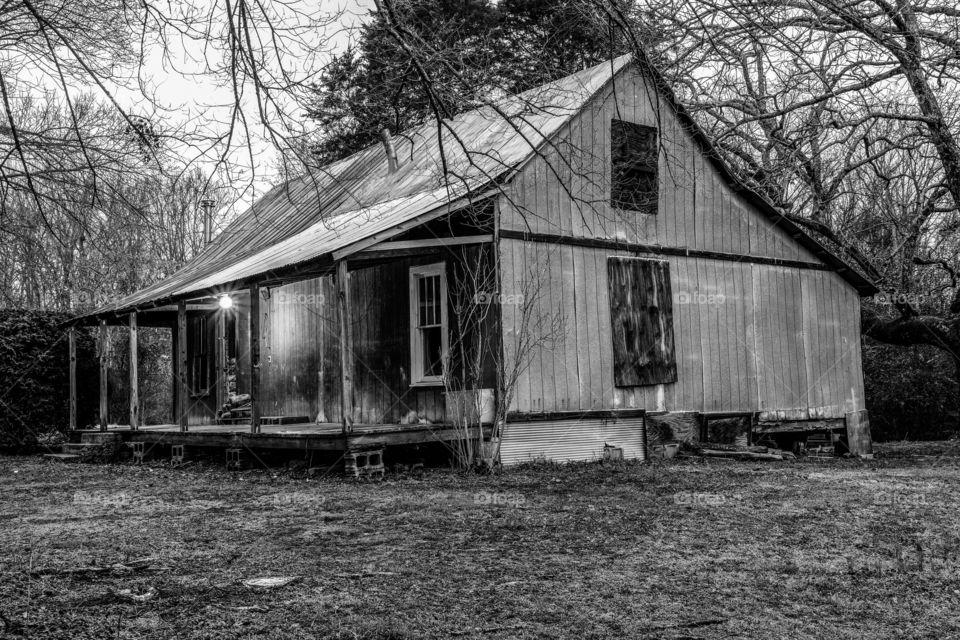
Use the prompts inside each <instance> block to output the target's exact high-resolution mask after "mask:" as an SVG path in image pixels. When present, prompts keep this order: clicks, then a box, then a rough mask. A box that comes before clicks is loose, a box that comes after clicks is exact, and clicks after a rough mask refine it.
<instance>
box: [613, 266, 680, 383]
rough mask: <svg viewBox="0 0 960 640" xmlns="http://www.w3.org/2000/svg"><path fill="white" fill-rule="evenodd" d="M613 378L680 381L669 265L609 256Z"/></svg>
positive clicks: (642, 380)
mask: <svg viewBox="0 0 960 640" xmlns="http://www.w3.org/2000/svg"><path fill="white" fill-rule="evenodd" d="M607 277H608V283H609V288H610V322H611V324H612V327H613V370H614V383H615V384H616V386H618V387H633V386H637V385H644V384H660V383H663V382H676V380H677V360H676V355H675V354H674V351H673V305H672V300H673V298H672V296H671V293H670V265H669V264H668V263H666V262H661V261H658V260H638V259H636V258H613V257H611V258H608V259H607Z"/></svg>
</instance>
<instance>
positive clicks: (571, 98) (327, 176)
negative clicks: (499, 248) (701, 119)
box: [85, 55, 630, 317]
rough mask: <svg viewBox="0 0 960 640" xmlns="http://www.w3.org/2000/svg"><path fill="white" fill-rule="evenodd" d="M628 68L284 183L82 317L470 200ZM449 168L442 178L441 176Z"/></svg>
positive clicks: (340, 244) (608, 66) (288, 261)
mask: <svg viewBox="0 0 960 640" xmlns="http://www.w3.org/2000/svg"><path fill="white" fill-rule="evenodd" d="M629 61H630V56H629V55H625V56H621V57H619V58H617V59H615V60H612V61H608V62H604V63H603V64H599V65H597V66H595V67H592V68H590V69H586V70H584V71H581V72H579V73H575V74H573V75H571V76H567V77H566V78H563V79H561V80H558V81H555V82H551V83H549V84H546V85H543V86H541V87H537V88H535V89H531V90H530V91H526V92H524V93H521V94H518V95H516V96H510V97H508V98H505V99H503V100H501V101H499V102H496V103H493V104H490V105H487V106H484V107H481V108H479V109H475V110H472V111H468V112H465V113H462V114H460V115H457V116H456V117H454V118H451V119H445V120H443V121H442V123H440V125H439V126H438V123H436V122H427V123H425V124H423V125H421V126H419V127H416V128H413V129H411V130H409V131H405V132H403V133H401V134H399V135H396V136H394V146H395V148H396V154H397V157H398V159H399V161H400V166H399V168H398V169H397V170H396V171H394V172H393V173H390V172H389V170H388V162H387V155H386V151H385V149H384V147H383V145H382V144H380V143H377V144H374V145H371V146H370V147H368V148H366V149H364V150H362V151H360V152H358V153H355V154H353V155H351V156H349V157H347V158H345V159H343V160H341V161H339V162H335V163H333V164H331V165H328V166H326V167H323V168H321V169H317V170H314V171H311V172H309V173H307V174H306V175H303V176H300V177H298V178H295V179H293V180H290V181H288V182H287V183H285V184H283V185H281V186H278V187H276V188H274V189H273V190H271V191H270V192H269V193H267V194H266V195H265V196H264V197H262V198H261V199H259V200H258V201H257V202H256V203H254V204H253V206H251V207H250V208H249V209H248V210H247V211H245V212H244V213H243V214H241V215H240V216H239V217H238V218H237V219H236V220H235V221H234V222H232V223H231V224H230V225H229V226H228V227H227V228H226V229H225V230H224V231H223V232H222V233H221V234H220V235H219V236H217V238H216V239H215V240H214V241H213V242H212V243H211V244H210V245H208V246H207V247H206V248H204V250H203V251H202V252H200V253H199V254H198V255H196V256H194V257H193V258H192V259H191V260H189V261H188V262H187V263H186V264H185V265H184V266H183V267H182V268H181V269H180V270H179V271H177V272H176V273H174V274H173V275H171V276H169V277H168V278H166V279H164V280H161V281H160V282H157V283H156V284H154V285H151V286H149V287H147V288H145V289H142V290H140V291H138V292H136V293H134V294H132V295H130V296H127V297H125V298H122V299H120V300H119V301H116V302H114V303H111V304H109V305H106V306H103V307H101V308H99V309H97V310H95V311H93V312H91V313H90V314H86V316H85V317H90V316H98V315H104V314H113V313H119V312H124V311H131V310H134V309H135V308H137V307H139V306H142V305H152V304H156V303H158V302H161V301H163V302H169V301H173V300H178V299H184V298H188V297H191V296H197V295H204V294H207V293H209V292H210V291H211V290H212V289H215V288H216V287H222V286H226V285H230V284H232V283H238V282H241V281H245V280H249V279H253V278H258V277H260V276H264V275H267V274H269V273H270V272H271V271H273V270H275V269H279V268H282V267H283V268H286V267H291V266H295V265H298V264H302V263H305V262H309V261H311V260H315V259H317V258H320V257H322V256H329V255H330V254H332V252H334V251H337V250H341V249H343V248H344V247H348V246H350V245H351V244H353V243H355V242H359V241H361V240H363V239H365V238H368V237H370V236H373V235H375V234H378V233H382V232H384V231H386V230H388V229H391V228H394V227H396V226H397V225H400V224H403V223H404V222H408V221H411V220H414V219H417V218H419V217H421V216H429V214H430V213H431V212H433V211H437V210H438V209H440V208H442V207H444V206H445V205H448V204H450V203H451V202H453V201H455V200H457V199H462V198H470V197H471V196H472V194H476V193H477V192H479V191H481V190H483V188H484V187H486V186H488V185H490V184H491V183H493V182H495V181H497V179H498V178H500V177H502V176H503V175H504V174H507V173H509V172H510V171H511V170H513V169H514V168H516V167H517V166H519V165H520V164H521V163H522V162H523V161H524V160H526V159H527V158H528V157H530V155H531V154H532V153H533V152H534V151H535V150H536V149H537V148H538V147H539V146H541V145H542V144H543V143H544V142H545V141H546V140H547V139H549V138H550V137H551V136H552V135H553V134H554V133H556V132H557V130H558V129H559V128H560V127H561V126H562V125H563V124H564V123H565V122H567V120H569V119H570V117H572V116H573V115H574V114H576V113H577V112H578V111H579V110H580V109H581V108H582V107H583V105H584V104H585V103H586V102H587V101H588V100H589V99H590V98H591V97H592V96H593V95H594V94H595V93H596V92H598V91H599V90H600V89H601V88H603V86H604V85H606V83H607V82H608V81H609V80H610V79H611V78H612V77H613V76H614V75H616V74H617V73H618V72H619V71H620V70H621V69H623V68H624V67H625V66H626V65H627V64H628V63H629ZM444 169H446V171H444Z"/></svg>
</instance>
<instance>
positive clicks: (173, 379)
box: [70, 201, 500, 451]
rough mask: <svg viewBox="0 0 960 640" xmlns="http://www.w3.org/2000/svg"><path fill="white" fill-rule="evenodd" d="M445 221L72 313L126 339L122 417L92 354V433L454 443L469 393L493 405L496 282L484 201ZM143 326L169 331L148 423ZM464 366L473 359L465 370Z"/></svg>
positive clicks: (135, 438)
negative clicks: (163, 398)
mask: <svg viewBox="0 0 960 640" xmlns="http://www.w3.org/2000/svg"><path fill="white" fill-rule="evenodd" d="M461 213H462V212H461ZM451 215H452V213H449V214H448V216H446V217H439V218H438V219H436V220H434V221H432V222H428V223H425V224H424V225H420V226H417V225H411V226H404V227H401V228H398V229H397V230H396V231H398V232H401V233H399V235H397V236H394V237H393V238H391V240H390V241H389V242H386V241H379V239H376V240H371V241H368V243H366V244H364V245H362V246H359V247H356V248H355V249H354V250H353V252H352V253H349V252H348V253H344V254H342V255H341V254H338V253H334V254H333V255H328V256H324V257H321V258H318V259H316V260H314V261H311V262H309V263H298V264H296V265H295V267H290V268H287V267H277V268H275V269H273V270H272V271H270V272H269V273H264V274H256V275H253V276H251V277H249V278H246V279H243V280H240V281H237V280H229V281H228V282H225V283H224V284H217V285H214V286H211V287H206V288H203V289H200V290H191V291H189V292H187V293H184V294H182V295H181V296H177V298H178V299H171V298H170V297H167V298H164V299H160V300H156V299H152V300H149V299H146V298H145V299H144V301H142V302H134V303H132V304H130V305H128V306H122V307H120V308H117V309H113V310H110V311H106V312H101V313H96V314H91V315H89V316H85V317H83V318H81V319H79V321H78V322H76V323H75V326H83V325H87V326H91V325H94V323H96V325H98V328H99V334H100V344H101V345H107V344H109V343H110V335H111V333H112V332H113V331H116V330H119V331H120V332H121V335H123V333H127V334H128V335H129V342H128V348H129V355H128V358H127V362H128V365H129V372H128V376H129V380H128V382H127V384H126V385H125V386H126V388H127V389H128V393H129V398H128V399H129V403H128V404H127V405H126V406H125V407H123V409H122V415H121V413H119V412H118V411H117V410H116V409H117V407H116V406H115V405H114V406H113V408H112V410H111V406H110V404H109V398H110V397H111V396H113V391H112V390H110V389H108V383H107V381H108V379H109V374H110V371H109V368H110V365H109V359H110V358H109V355H108V353H106V352H101V353H100V354H99V359H100V389H99V411H98V415H97V419H96V421H95V423H96V426H98V427H99V429H96V432H98V433H104V432H109V433H113V434H117V435H119V436H120V437H121V438H122V440H123V441H124V442H130V443H138V442H141V443H162V444H165V445H171V446H173V445H190V446H200V447H203V446H206V447H230V448H237V447H247V448H251V449H256V448H262V449H310V450H313V449H316V450H326V451H351V450H355V449H358V448H374V447H378V446H382V447H386V446H404V445H416V444H427V443H451V444H452V443H454V442H455V441H457V440H460V439H462V438H463V437H464V436H463V433H462V431H459V430H457V429H455V428H454V427H453V426H452V423H454V422H458V423H459V422H460V420H459V418H461V417H462V415H461V412H462V411H463V410H464V407H465V406H467V405H469V404H470V401H469V398H472V397H473V395H471V394H478V393H481V392H482V395H483V397H484V398H487V399H489V401H490V402H493V398H494V395H493V389H492V387H493V386H494V381H495V374H494V369H493V366H494V358H495V357H496V356H497V355H498V354H499V349H500V346H499V345H500V340H499V334H498V313H499V310H498V309H497V308H496V306H495V305H490V304H482V303H481V302H478V301H479V300H487V298H489V292H490V291H492V290H494V287H495V284H496V270H495V266H494V259H493V236H492V234H490V233H485V232H488V231H490V230H491V225H492V217H491V216H492V210H491V206H490V202H489V201H487V202H485V203H484V204H483V205H482V206H481V207H480V208H479V209H478V210H477V211H473V212H472V213H471V215H470V216H469V217H468V222H460V221H457V222H456V223H455V221H453V220H451V218H450V216H451ZM347 255H349V260H348V259H347ZM214 279H215V280H220V279H224V280H227V276H226V275H223V276H220V275H218V276H216V277H215V278H214ZM96 325H95V326H96ZM75 326H71V327H70V344H71V370H70V383H71V384H70V387H71V389H70V390H71V395H70V399H71V411H70V421H71V424H70V429H71V432H73V433H74V434H83V433H91V431H92V430H91V429H82V428H80V427H82V426H83V425H87V424H89V422H87V421H84V422H83V425H81V424H78V418H77V410H76V407H77V398H76V355H75V348H74V346H75V331H76V328H75ZM148 327H149V328H156V329H161V330H165V331H169V332H170V343H169V345H170V346H169V347H166V348H167V349H169V351H168V352H167V353H169V358H170V363H171V368H172V371H169V372H168V373H166V374H165V375H167V376H170V378H169V380H170V392H171V395H172V398H171V399H170V400H168V401H167V402H168V403H169V404H168V406H171V410H169V411H167V412H166V416H165V417H161V419H160V420H154V422H155V423H154V424H144V419H143V418H144V415H145V412H144V408H143V405H142V402H141V398H140V394H139V388H138V387H139V385H140V377H139V373H138V365H137V360H138V351H139V347H138V342H139V337H138V334H139V333H140V331H141V330H142V329H144V328H148ZM124 342H127V341H126V340H124ZM476 345H483V349H484V351H483V352H479V351H477V350H478V349H479V348H480V347H478V346H476ZM165 357H166V356H165ZM468 361H469V362H471V363H474V362H475V363H477V364H476V366H475V367H474V368H473V369H470V370H469V371H468V368H467V366H466V363H467V362H468ZM124 377H125V376H124ZM118 397H122V396H118ZM465 398H466V399H465ZM125 404H126V403H125ZM156 422H162V424H156ZM484 422H485V423H486V424H490V422H491V420H490V419H485V420H484ZM114 423H125V424H123V425H119V426H118V425H116V424H114ZM485 429H486V430H488V431H489V427H486V428H485Z"/></svg>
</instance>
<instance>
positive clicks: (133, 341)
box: [129, 311, 140, 431]
mask: <svg viewBox="0 0 960 640" xmlns="http://www.w3.org/2000/svg"><path fill="white" fill-rule="evenodd" d="M129 326H130V428H131V429H133V430H134V431H136V430H137V429H139V428H140V380H139V375H138V369H137V342H138V340H137V312H136V311H134V312H131V313H130V320H129Z"/></svg>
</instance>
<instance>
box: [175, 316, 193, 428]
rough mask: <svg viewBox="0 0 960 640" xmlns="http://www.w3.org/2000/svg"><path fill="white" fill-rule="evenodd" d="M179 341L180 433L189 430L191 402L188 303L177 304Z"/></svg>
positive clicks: (178, 415) (177, 403)
mask: <svg viewBox="0 0 960 640" xmlns="http://www.w3.org/2000/svg"><path fill="white" fill-rule="evenodd" d="M176 331H177V339H176V341H175V342H174V344H175V345H176V351H177V353H176V356H175V359H176V367H175V368H174V370H175V372H176V381H177V394H176V399H177V401H176V403H175V407H176V408H175V410H174V413H176V416H175V417H176V420H177V424H178V425H179V427H180V431H186V430H187V419H188V415H187V414H188V413H189V409H188V407H189V404H188V403H189V401H190V384H189V380H188V378H187V376H188V372H187V303H186V302H180V303H178V304H177V329H176Z"/></svg>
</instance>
